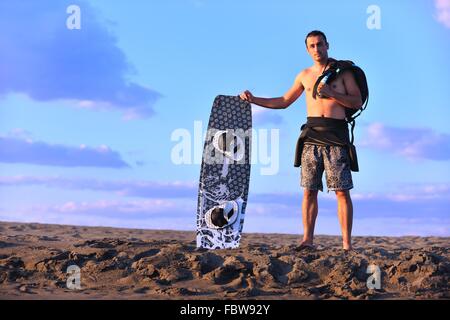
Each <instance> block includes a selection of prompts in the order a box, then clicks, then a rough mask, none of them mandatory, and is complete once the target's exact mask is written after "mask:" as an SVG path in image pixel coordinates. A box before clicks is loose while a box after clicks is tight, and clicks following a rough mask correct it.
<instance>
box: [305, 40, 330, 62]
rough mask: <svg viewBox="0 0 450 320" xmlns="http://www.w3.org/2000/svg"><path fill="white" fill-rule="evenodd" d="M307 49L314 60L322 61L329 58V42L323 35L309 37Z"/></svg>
mask: <svg viewBox="0 0 450 320" xmlns="http://www.w3.org/2000/svg"><path fill="white" fill-rule="evenodd" d="M306 49H307V50H308V53H309V55H310V56H311V58H312V59H313V60H314V61H322V60H324V59H327V58H328V43H327V42H325V39H324V38H323V37H322V36H311V37H308V39H306Z"/></svg>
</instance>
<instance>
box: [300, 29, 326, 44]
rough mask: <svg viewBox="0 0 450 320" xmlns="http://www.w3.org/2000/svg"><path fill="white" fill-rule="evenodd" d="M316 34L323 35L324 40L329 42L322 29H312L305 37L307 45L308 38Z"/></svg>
mask: <svg viewBox="0 0 450 320" xmlns="http://www.w3.org/2000/svg"><path fill="white" fill-rule="evenodd" d="M315 36H322V38H323V40H325V43H327V42H328V41H327V36H326V35H325V33H323V32H322V31H319V30H313V31H311V32H310V33H308V34H307V35H306V38H305V45H307V44H306V40H308V38H309V37H315Z"/></svg>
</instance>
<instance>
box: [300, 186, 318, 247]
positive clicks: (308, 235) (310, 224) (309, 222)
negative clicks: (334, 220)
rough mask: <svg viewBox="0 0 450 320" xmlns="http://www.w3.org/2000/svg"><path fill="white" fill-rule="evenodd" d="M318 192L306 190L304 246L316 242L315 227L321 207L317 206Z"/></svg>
mask: <svg viewBox="0 0 450 320" xmlns="http://www.w3.org/2000/svg"><path fill="white" fill-rule="evenodd" d="M318 193H319V191H318V190H308V189H304V192H303V202H302V215H303V241H302V243H301V244H302V245H312V244H313V241H314V226H315V224H316V218H317V213H318V211H319V207H318V204H317V194H318Z"/></svg>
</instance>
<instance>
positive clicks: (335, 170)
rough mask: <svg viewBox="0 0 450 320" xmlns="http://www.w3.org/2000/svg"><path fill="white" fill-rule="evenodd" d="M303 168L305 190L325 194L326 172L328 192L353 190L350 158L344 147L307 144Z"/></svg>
mask: <svg viewBox="0 0 450 320" xmlns="http://www.w3.org/2000/svg"><path fill="white" fill-rule="evenodd" d="M301 167H302V169H301V186H302V187H303V188H305V189H308V190H320V191H322V192H323V184H322V175H323V171H324V170H325V173H326V181H327V188H328V191H330V190H331V191H336V190H350V189H352V188H353V180H352V173H351V171H350V158H349V155H348V151H347V149H346V148H344V147H340V146H320V145H314V144H308V143H305V145H304V147H303V152H302V164H301Z"/></svg>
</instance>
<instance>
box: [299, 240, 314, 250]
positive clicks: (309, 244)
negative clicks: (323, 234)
mask: <svg viewBox="0 0 450 320" xmlns="http://www.w3.org/2000/svg"><path fill="white" fill-rule="evenodd" d="M305 249H315V247H314V245H313V242H312V241H306V240H303V241H302V242H301V243H300V245H299V246H298V247H297V248H295V250H296V251H302V250H305Z"/></svg>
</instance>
